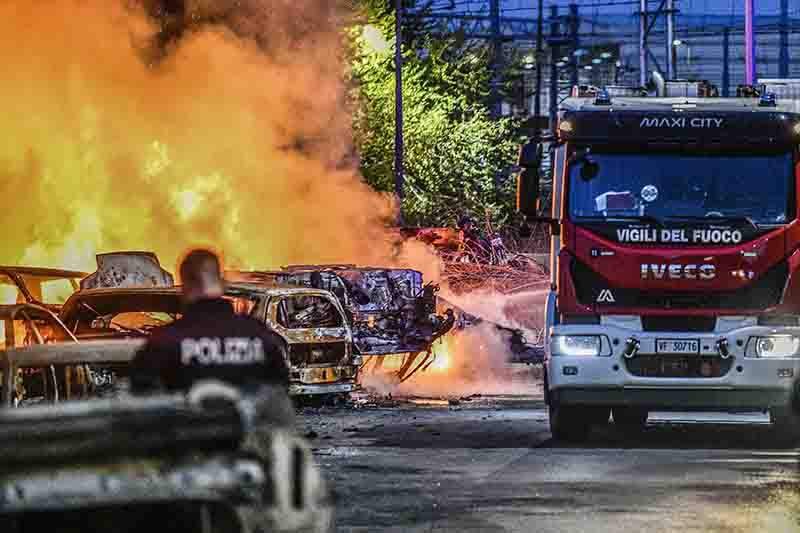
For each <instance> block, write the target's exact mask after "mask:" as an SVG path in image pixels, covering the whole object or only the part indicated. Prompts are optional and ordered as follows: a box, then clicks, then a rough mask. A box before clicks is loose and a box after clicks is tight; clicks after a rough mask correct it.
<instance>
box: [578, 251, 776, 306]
mask: <svg viewBox="0 0 800 533" xmlns="http://www.w3.org/2000/svg"><path fill="white" fill-rule="evenodd" d="M571 273H572V280H573V283H574V284H575V292H576V294H577V297H578V302H579V303H581V304H582V305H589V306H595V305H596V302H597V301H598V297H599V296H600V294H601V291H604V290H606V289H609V288H611V291H612V292H613V295H614V302H613V303H610V302H605V303H603V308H604V309H605V308H609V309H613V308H614V307H640V308H651V309H766V308H769V307H774V306H775V305H777V304H779V303H780V301H781V296H782V295H783V288H784V285H785V284H786V279H787V277H788V275H789V266H788V264H787V263H786V262H785V261H782V262H780V263H778V264H777V265H775V266H774V267H772V268H771V269H770V270H768V271H767V272H765V273H764V274H763V275H762V276H761V277H760V278H758V279H757V280H755V281H754V282H753V283H751V284H750V285H748V286H746V287H744V288H742V289H739V290H735V291H708V292H706V291H694V292H689V291H643V290H641V289H638V288H636V289H625V288H613V286H612V285H611V284H610V283H609V282H608V281H606V280H605V279H603V278H602V276H600V275H599V274H598V273H597V272H595V271H594V270H592V269H591V268H589V266H588V265H586V264H584V263H582V262H580V261H578V260H573V261H572V265H571Z"/></svg>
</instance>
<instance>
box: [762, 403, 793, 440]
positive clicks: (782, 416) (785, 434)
mask: <svg viewBox="0 0 800 533" xmlns="http://www.w3.org/2000/svg"><path fill="white" fill-rule="evenodd" d="M769 416H770V418H771V419H772V427H771V436H772V440H773V441H774V442H775V444H777V445H778V446H796V445H797V444H799V443H800V413H798V412H797V411H796V410H795V409H793V408H792V407H788V406H787V407H773V408H772V409H770V410H769Z"/></svg>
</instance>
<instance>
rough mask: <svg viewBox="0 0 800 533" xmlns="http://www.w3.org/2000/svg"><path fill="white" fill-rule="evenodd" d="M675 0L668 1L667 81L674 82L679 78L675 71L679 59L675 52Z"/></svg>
mask: <svg viewBox="0 0 800 533" xmlns="http://www.w3.org/2000/svg"><path fill="white" fill-rule="evenodd" d="M674 1H675V0H666V17H667V79H668V80H674V79H676V78H677V77H678V74H677V72H676V69H675V65H676V64H677V61H676V59H677V57H676V51H675V44H674V43H675V4H674Z"/></svg>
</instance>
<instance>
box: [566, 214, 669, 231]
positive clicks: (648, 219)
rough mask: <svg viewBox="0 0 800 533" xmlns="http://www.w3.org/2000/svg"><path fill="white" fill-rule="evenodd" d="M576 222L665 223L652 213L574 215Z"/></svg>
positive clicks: (660, 224)
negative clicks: (600, 215) (605, 215)
mask: <svg viewBox="0 0 800 533" xmlns="http://www.w3.org/2000/svg"><path fill="white" fill-rule="evenodd" d="M573 220H574V221H575V222H643V223H645V224H653V225H654V226H657V227H659V228H660V227H663V226H664V223H663V222H662V221H661V220H660V219H658V218H656V217H654V216H652V215H631V216H626V215H621V216H617V215H615V216H608V217H573Z"/></svg>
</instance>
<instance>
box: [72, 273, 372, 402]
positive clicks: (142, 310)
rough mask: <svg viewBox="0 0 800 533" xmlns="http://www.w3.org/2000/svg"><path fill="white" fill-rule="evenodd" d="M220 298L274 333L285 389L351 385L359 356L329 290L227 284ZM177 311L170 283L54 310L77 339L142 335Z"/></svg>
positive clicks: (101, 292) (85, 294)
mask: <svg viewBox="0 0 800 533" xmlns="http://www.w3.org/2000/svg"><path fill="white" fill-rule="evenodd" d="M225 298H226V299H228V300H230V301H231V303H232V304H233V306H234V310H235V311H236V312H237V313H238V314H243V315H249V316H252V317H253V318H255V319H257V320H259V321H260V322H262V323H264V324H265V325H267V326H268V327H269V328H270V329H272V330H273V331H275V333H277V334H278V336H280V338H281V340H282V341H283V350H284V352H285V353H284V356H285V357H286V360H287V364H288V366H289V370H290V376H289V377H290V392H291V393H292V394H297V395H300V394H303V395H305V394H338V393H346V392H350V391H352V390H355V389H356V388H357V385H356V376H357V372H358V367H359V365H360V362H359V361H358V359H357V358H356V357H354V355H353V353H352V335H351V333H350V328H349V326H348V324H347V320H346V318H345V315H344V311H343V309H342V307H341V305H340V304H339V302H338V300H337V299H336V298H335V297H334V296H333V295H332V294H331V293H329V292H327V291H322V290H315V289H303V288H298V287H285V288H278V287H264V286H262V285H257V284H246V283H238V284H236V283H232V284H229V285H228V286H227V288H226V291H225ZM180 316H181V299H180V287H175V286H171V287H121V288H103V289H86V290H81V291H78V292H76V293H75V294H73V295H72V297H70V299H69V300H68V301H67V302H66V303H65V304H64V307H63V309H62V310H61V319H62V320H63V321H64V324H66V326H67V327H68V328H69V330H70V331H71V332H73V333H74V334H75V336H76V337H77V338H78V339H80V340H97V339H106V340H108V339H131V338H145V337H147V336H148V335H149V333H150V331H151V330H152V329H153V328H155V327H158V326H162V325H166V324H168V323H170V322H172V321H173V320H176V319H178V318H179V317H180ZM95 371H96V372H98V373H99V372H100V369H99V368H95Z"/></svg>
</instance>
